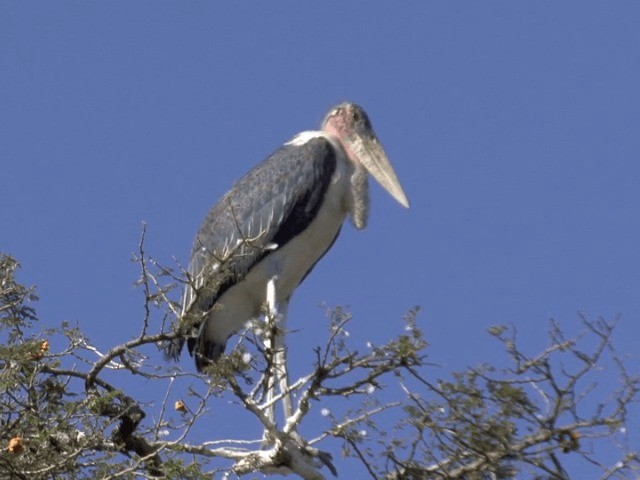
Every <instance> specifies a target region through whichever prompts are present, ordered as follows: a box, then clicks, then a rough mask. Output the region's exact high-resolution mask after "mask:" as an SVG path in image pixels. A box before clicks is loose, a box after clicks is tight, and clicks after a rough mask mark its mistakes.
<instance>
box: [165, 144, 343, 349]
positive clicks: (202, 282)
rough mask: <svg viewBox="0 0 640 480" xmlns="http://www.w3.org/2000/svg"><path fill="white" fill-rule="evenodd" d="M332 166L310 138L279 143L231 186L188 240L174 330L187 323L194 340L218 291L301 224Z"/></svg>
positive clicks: (331, 153) (330, 153)
mask: <svg viewBox="0 0 640 480" xmlns="http://www.w3.org/2000/svg"><path fill="white" fill-rule="evenodd" d="M335 169H336V152H335V150H334V147H333V145H332V144H331V142H329V140H327V139H326V138H324V137H323V136H321V134H320V133H318V136H316V137H312V138H309V139H308V140H307V141H306V142H304V143H293V144H285V145H284V146H283V147H281V148H280V149H278V150H277V151H276V152H274V153H273V154H272V155H271V156H269V157H268V158H267V159H266V160H264V161H263V162H262V163H260V164H259V165H257V166H256V167H255V168H253V169H252V170H251V171H250V172H249V173H247V175H245V176H244V177H243V178H241V179H240V180H239V181H238V182H236V184H235V185H234V186H233V188H232V189H231V190H230V191H229V192H227V193H226V194H225V195H224V196H223V197H222V198H221V199H220V200H219V201H218V203H216V204H215V205H214V206H213V207H212V208H211V210H210V211H209V213H208V214H207V216H206V217H205V219H204V221H203V223H202V225H201V227H200V230H199V231H198V233H197V235H196V238H195V241H194V244H193V248H192V251H191V261H190V264H189V270H188V271H189V276H190V279H191V284H190V285H187V287H186V288H185V291H184V296H183V312H182V315H183V318H182V320H181V322H180V325H179V328H181V329H183V330H184V329H185V325H184V323H185V322H188V324H187V328H186V330H190V332H188V331H187V332H185V333H186V334H187V335H190V336H191V337H193V336H195V335H197V331H198V329H199V326H200V323H201V322H202V319H203V316H204V315H206V312H207V311H209V310H210V309H211V308H212V307H213V306H214V305H215V303H216V301H217V299H218V298H219V297H220V296H221V295H222V294H223V293H224V292H225V291H226V290H228V289H229V288H231V287H232V286H233V285H234V284H236V283H238V282H240V281H242V280H243V278H244V277H245V276H246V275H247V274H248V272H249V270H250V269H251V268H252V267H253V266H254V265H255V264H256V263H258V262H259V261H261V260H262V259H263V258H265V256H267V255H269V254H270V253H272V252H273V251H275V250H277V249H278V248H282V247H283V246H284V245H286V243H287V242H288V241H289V240H291V239H292V238H294V237H295V236H296V235H298V234H299V233H301V232H302V231H303V230H304V229H305V228H306V227H307V225H308V224H309V223H310V222H311V221H312V220H313V218H314V217H315V215H316V213H317V211H318V209H319V208H320V205H321V204H322V199H323V196H324V194H325V192H326V190H327V188H328V187H329V184H330V182H331V177H332V175H333V173H334V172H335ZM190 340H191V341H190V342H189V347H190V348H189V350H190V353H191V350H192V348H193V340H192V339H190ZM183 343H184V339H180V341H179V342H176V343H175V344H174V345H173V346H171V347H169V348H167V352H166V353H167V356H168V357H173V358H177V356H179V354H180V350H181V349H182V344H183Z"/></svg>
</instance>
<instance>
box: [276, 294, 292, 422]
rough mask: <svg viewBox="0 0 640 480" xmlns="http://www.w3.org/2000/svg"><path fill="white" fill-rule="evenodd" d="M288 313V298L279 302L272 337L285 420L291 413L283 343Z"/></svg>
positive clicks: (285, 353) (285, 354) (285, 350)
mask: <svg viewBox="0 0 640 480" xmlns="http://www.w3.org/2000/svg"><path fill="white" fill-rule="evenodd" d="M288 313H289V299H288V298H287V299H286V300H284V301H283V302H282V303H281V304H280V313H279V314H278V317H277V318H276V325H277V330H276V337H275V339H274V343H275V346H274V349H275V370H276V372H277V375H278V384H279V386H280V394H281V395H282V408H283V410H284V418H285V421H286V420H288V419H289V418H291V415H293V407H292V406H291V393H290V392H289V373H288V371H287V348H286V344H285V335H286V326H287V314H288Z"/></svg>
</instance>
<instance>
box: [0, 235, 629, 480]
mask: <svg viewBox="0 0 640 480" xmlns="http://www.w3.org/2000/svg"><path fill="white" fill-rule="evenodd" d="M145 234H146V229H143V234H142V238H141V241H140V245H139V249H138V254H137V255H136V261H137V262H138V263H139V264H140V269H141V278H140V281H139V285H140V286H141V291H142V293H143V295H144V309H143V316H142V320H141V325H142V328H141V330H140V332H139V334H138V335H137V336H136V337H135V338H133V339H131V340H128V341H125V342H123V343H122V344H120V345H117V346H115V347H113V348H110V349H108V351H107V352H106V353H101V352H100V351H99V350H98V349H97V348H96V347H95V346H94V345H93V344H92V343H91V342H90V341H89V340H88V339H87V338H85V337H84V336H83V335H82V333H81V332H80V331H79V330H78V329H77V328H72V327H70V326H69V325H63V327H62V328H61V329H59V330H46V331H43V332H41V333H39V334H37V335H34V336H29V335H30V334H29V333H28V332H30V331H31V329H32V327H33V326H32V324H33V322H35V321H36V320H37V317H36V315H35V310H34V309H33V308H32V307H31V306H30V305H29V304H30V302H32V301H34V300H35V296H34V295H33V293H32V291H30V290H28V289H24V288H23V287H21V286H20V285H19V284H17V283H16V282H15V280H14V272H15V269H16V268H17V263H15V261H13V263H12V260H10V257H6V256H4V257H1V258H0V266H2V270H1V271H0V273H1V274H2V275H1V277H0V285H1V288H0V299H1V302H0V321H2V327H1V328H2V331H1V332H2V335H3V336H4V337H6V342H5V344H6V346H3V347H0V348H1V349H2V351H0V358H1V359H3V360H0V382H1V383H0V385H1V386H2V387H3V388H4V392H5V393H1V394H0V421H1V422H2V426H3V428H2V432H1V433H0V436H1V437H2V438H1V440H2V441H4V442H7V443H8V442H9V440H15V439H18V438H19V439H20V442H22V444H23V445H24V446H25V447H22V448H23V450H22V451H21V453H19V454H18V453H12V454H5V455H0V478H2V475H3V474H4V472H9V474H10V475H11V478H36V479H38V478H53V476H54V475H62V474H65V475H72V477H70V478H73V475H75V474H77V473H78V472H83V471H84V472H88V471H92V472H93V475H94V476H95V477H96V478H122V477H127V476H131V475H135V476H138V477H142V478H150V477H157V476H165V477H167V478H178V477H183V478H211V475H212V473H215V472H218V471H225V472H226V475H230V474H235V475H243V474H246V473H251V472H261V473H263V474H272V473H279V474H290V473H294V474H297V475H298V476H300V477H301V478H310V479H311V478H312V479H321V478H325V473H324V472H326V471H327V470H328V471H330V472H331V473H332V474H333V475H336V474H337V469H336V467H335V466H334V462H333V459H332V455H331V454H329V453H328V452H326V451H323V450H320V449H318V448H317V445H319V444H320V443H321V442H322V443H323V446H324V447H325V448H326V447H327V446H328V447H329V449H333V448H335V445H336V442H335V440H338V441H339V442H342V453H343V455H346V456H351V457H353V458H354V459H356V460H357V462H359V463H360V464H361V465H362V466H363V468H364V472H365V473H366V474H367V475H369V476H370V477H371V478H380V479H382V478H384V479H401V478H402V479H414V478H420V479H431V478H433V479H454V478H459V479H490V478H491V479H493V478H495V479H507V478H516V476H517V477H518V478H524V476H526V475H528V476H530V478H542V477H544V478H569V474H568V473H567V471H566V468H567V467H566V466H565V463H564V462H565V459H566V458H567V457H568V456H571V455H573V456H577V457H580V458H582V459H584V460H585V461H586V462H588V464H589V465H591V466H593V468H594V469H595V470H596V471H597V472H598V474H599V476H600V478H602V479H609V478H616V479H617V478H633V477H634V476H635V475H637V473H638V472H639V471H640V460H639V456H638V453H637V450H636V449H635V448H634V447H633V446H632V439H630V438H629V437H628V435H627V434H626V428H627V424H628V419H629V415H630V411H632V410H633V409H634V408H636V406H635V403H636V402H637V400H638V391H639V388H640V380H639V378H638V376H637V374H636V373H633V372H630V371H629V370H628V369H627V365H626V362H625V360H624V359H623V358H621V357H620V356H619V355H618V353H617V352H616V350H615V349H614V347H613V339H612V335H613V332H614V329H615V325H616V320H614V321H613V322H606V321H604V320H597V321H590V320H587V319H586V318H584V317H583V318H582V324H583V326H584V332H582V333H580V334H579V335H577V336H575V337H571V338H566V337H565V335H564V334H563V332H562V331H561V329H560V327H559V325H558V324H557V323H555V322H553V323H552V324H551V328H550V339H549V345H548V346H547V347H546V348H544V349H543V351H542V352H540V353H537V354H535V355H527V354H525V353H524V349H522V348H521V347H520V346H519V345H518V341H517V332H516V330H515V329H514V328H507V327H492V329H490V333H491V334H492V335H493V336H494V337H495V338H497V339H498V341H500V342H501V344H502V345H503V346H504V350H505V352H506V355H507V357H508V359H509V361H510V365H508V366H505V367H504V368H502V369H497V368H495V367H490V366H486V365H481V366H479V367H475V368H470V369H468V370H466V371H464V372H460V373H454V374H451V375H449V376H445V378H444V379H439V380H436V379H434V377H435V373H436V371H435V369H434V368H433V366H431V365H429V364H427V363H426V355H425V350H426V348H427V343H426V341H425V340H424V338H423V336H422V332H421V331H420V329H419V328H418V325H417V322H416V315H417V310H415V311H412V312H410V313H409V314H408V316H407V318H406V319H405V330H404V332H403V333H401V334H400V335H398V336H397V337H396V338H394V339H392V340H390V341H389V342H388V343H386V344H383V345H372V344H369V345H368V346H367V348H366V349H365V350H364V351H362V352H359V351H357V350H354V349H353V348H352V341H351V339H350V337H349V336H348V334H347V328H348V327H349V325H351V323H352V322H353V321H354V320H353V319H352V318H351V315H350V314H349V313H348V312H345V311H343V310H341V309H339V308H338V309H334V310H332V311H330V312H329V313H328V315H329V332H328V336H327V339H326V340H325V341H324V342H323V343H322V344H320V345H318V346H317V348H316V349H315V350H314V351H313V356H312V357H311V358H310V359H307V360H306V361H310V363H312V367H311V368H310V370H309V371H307V372H304V373H302V374H301V375H299V376H298V378H296V379H293V380H288V374H287V373H288V372H287V370H288V369H289V367H290V363H285V364H284V366H283V367H279V368H280V369H282V368H284V370H280V371H278V372H277V373H278V374H280V375H283V376H282V377H281V378H284V379H287V380H286V382H284V383H282V384H281V389H280V391H279V392H277V393H275V394H274V395H273V397H272V398H269V397H268V396H267V395H265V391H266V388H265V387H266V386H267V385H269V382H270V376H272V375H274V368H273V366H274V365H275V363H274V362H275V358H274V355H275V352H274V349H270V348H264V347H263V345H264V343H263V342H264V338H265V336H267V335H270V334H272V333H273V331H274V328H273V327H274V325H272V323H273V321H274V319H273V318H271V319H269V318H268V320H269V321H268V322H267V324H266V325H265V324H264V323H262V322H255V323H254V325H253V328H250V329H249V330H247V332H245V334H243V336H242V338H243V341H242V342H241V344H240V345H239V346H238V347H236V349H235V350H234V351H233V352H232V353H231V354H230V355H229V356H227V357H224V358H223V359H222V360H221V361H220V362H218V363H217V364H216V365H213V366H211V367H209V369H208V371H207V375H206V376H202V375H197V374H194V373H189V371H187V372H184V371H182V370H181V369H180V368H176V367H173V366H167V365H165V364H163V363H158V362H157V361H156V360H157V355H156V354H155V352H154V348H155V345H157V344H158V342H161V341H166V340H171V339H173V338H176V333H174V332H167V331H165V327H166V326H168V325H169V324H171V323H173V322H174V321H175V320H176V318H177V317H178V316H179V314H180V313H179V310H180V309H179V308H178V307H177V303H176V302H173V301H172V300H171V297H172V295H173V294H174V291H175V287H176V286H181V285H182V284H184V282H185V280H184V278H187V282H191V281H192V280H193V279H189V278H188V276H187V275H186V272H185V271H184V270H183V269H180V273H179V274H174V272H173V269H171V268H168V267H164V266H161V265H160V264H159V262H157V261H155V260H154V259H152V258H150V257H148V256H147V255H146V253H145V251H144V237H145ZM236 247H237V246H236ZM267 317H268V316H267ZM280 333H282V334H284V335H292V333H291V332H280ZM56 336H57V337H56ZM44 338H49V339H50V340H51V342H52V343H53V342H56V343H57V345H59V347H58V348H57V349H56V350H55V351H46V352H44V353H43V344H42V341H43V339H44ZM61 340H64V341H61ZM65 342H66V343H65ZM589 342H591V343H589ZM272 345H273V343H272ZM96 355H97V358H96ZM603 368H607V369H609V370H607V378H608V379H609V381H608V382H601V381H600V380H601V370H600V369H603ZM613 372H615V373H616V375H615V376H614V375H613V374H612V373H613ZM614 377H615V378H618V384H617V385H613V386H612V385H611V382H612V381H613V378H614ZM140 381H144V382H148V383H149V384H150V385H151V384H156V385H162V384H164V385H166V388H165V390H164V392H163V393H162V394H161V395H160V396H159V398H161V400H160V401H159V402H154V401H149V400H146V401H145V400H136V399H135V398H134V395H133V394H132V393H131V392H126V391H125V390H123V388H122V386H123V385H128V387H127V389H129V388H132V387H131V386H132V385H134V384H135V383H136V382H140ZM132 390H135V388H133V389H132ZM380 392H385V394H384V395H378V393H380ZM383 398H384V400H383ZM174 400H175V405H172V402H173V401H174ZM284 401H289V402H291V403H290V405H291V406H290V407H288V408H287V409H286V410H284V413H282V414H280V415H279V416H278V415H274V416H273V418H271V417H270V415H269V414H267V412H268V411H269V409H271V408H273V407H274V406H277V405H282V403H283V402H284ZM221 403H223V404H224V405H223V406H221ZM233 405H236V406H239V407H241V409H242V410H243V411H244V412H245V413H244V414H245V415H247V416H248V417H250V418H253V419H254V420H255V422H256V424H257V425H258V426H259V428H260V429H263V430H265V431H267V432H268V438H269V439H270V442H269V443H267V444H265V443H261V442H260V440H258V439H256V440H248V439H247V437H248V435H247V434H243V433H242V432H240V433H239V438H229V439H220V438H218V437H216V430H214V429H213V430H212V429H211V425H212V423H211V422H213V421H214V420H212V419H211V418H210V416H211V410H212V408H215V409H216V410H219V409H222V408H224V409H225V412H226V409H230V408H231V407H232V406H233ZM314 405H320V406H322V409H321V410H320V411H321V412H322V415H324V416H325V418H326V421H327V423H326V424H325V425H324V426H323V427H322V428H320V429H319V431H317V432H315V433H312V434H311V435H309V437H308V438H305V437H303V436H302V435H301V434H300V433H299V432H301V431H308V429H309V428H308V426H307V428H306V429H303V428H301V427H303V425H304V424H305V420H307V419H309V420H313V417H309V416H310V415H312V413H313V412H314ZM214 406H215V407H214ZM172 407H173V408H172ZM218 407H220V408H218ZM235 413H236V414H237V413H238V412H237V411H235ZM226 414H227V413H225V415H226ZM229 414H231V413H229ZM205 417H206V418H205ZM382 418H387V420H384V421H383V420H382ZM392 422H395V423H396V428H395V429H390V428H388V425H390V424H391V423H392ZM308 423H310V424H316V425H317V421H310V422H308ZM382 425H386V426H387V427H382ZM203 432H206V433H204V437H205V440H202V437H203ZM194 438H199V439H200V440H199V441H196V442H194V441H193V439H194ZM331 439H333V440H334V441H333V442H331ZM597 442H609V443H610V444H613V448H614V450H615V451H616V452H618V453H619V459H617V460H616V461H613V462H612V461H610V460H609V461H606V459H607V458H609V459H610V458H611V456H608V457H606V456H605V457H603V456H601V455H599V451H600V447H596V444H597V445H600V443H597ZM16 444H17V443H16V442H14V445H16ZM12 448H17V447H12ZM13 451H14V452H17V451H18V450H17V449H15V450H13ZM334 453H335V452H334ZM223 460H224V461H223ZM225 462H226V463H225ZM73 472H76V473H73Z"/></svg>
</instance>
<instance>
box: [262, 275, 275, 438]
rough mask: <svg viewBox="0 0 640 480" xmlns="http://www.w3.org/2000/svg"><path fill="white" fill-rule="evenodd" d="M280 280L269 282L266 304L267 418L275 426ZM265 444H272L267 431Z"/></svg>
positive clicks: (273, 279)
mask: <svg viewBox="0 0 640 480" xmlns="http://www.w3.org/2000/svg"><path fill="white" fill-rule="evenodd" d="M277 279H278V276H277V275H274V276H272V277H271V278H270V279H269V281H268V282H267V291H266V304H267V314H266V323H267V334H266V336H265V340H264V348H265V350H267V351H268V352H270V355H269V358H271V359H272V360H271V365H269V371H268V372H267V395H266V397H267V399H266V400H267V405H269V406H268V407H267V418H268V419H269V421H270V422H271V423H272V424H275V421H276V412H275V407H274V405H273V397H274V396H275V384H276V375H277V371H278V369H277V366H276V352H275V350H273V348H274V346H275V343H276V341H275V339H276V338H277V337H278V334H277V332H276V331H275V326H276V315H277V314H278V309H277V305H276V280H277ZM263 443H267V444H268V443H271V441H270V439H269V435H268V433H267V431H266V430H265V431H264V437H263Z"/></svg>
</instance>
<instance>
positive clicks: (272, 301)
mask: <svg viewBox="0 0 640 480" xmlns="http://www.w3.org/2000/svg"><path fill="white" fill-rule="evenodd" d="M277 278H278V277H277V276H273V277H272V278H271V279H269V282H268V283H267V292H266V294H267V295H266V297H267V302H266V303H267V323H268V328H269V334H268V335H267V338H266V340H265V348H267V349H271V352H272V359H273V363H272V365H271V371H270V372H269V373H268V375H269V376H268V378H267V395H266V397H267V398H266V401H267V404H268V405H269V407H268V409H267V418H269V420H270V421H271V422H273V423H275V405H274V403H273V399H274V397H275V388H276V383H277V384H278V387H279V390H280V395H282V408H283V411H284V418H285V420H286V419H288V418H290V417H291V415H292V414H293V407H292V404H291V394H290V392H289V375H288V373H287V350H286V345H285V338H284V337H285V329H286V322H287V313H288V311H289V299H288V298H287V299H286V300H284V301H283V302H282V303H281V304H280V305H279V308H278V305H277V302H276V298H277V297H276V286H275V282H276V280H277ZM267 440H268V439H267V438H266V436H265V441H267Z"/></svg>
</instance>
